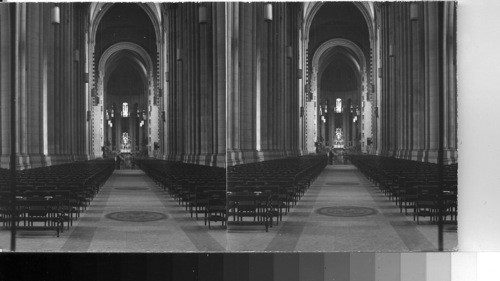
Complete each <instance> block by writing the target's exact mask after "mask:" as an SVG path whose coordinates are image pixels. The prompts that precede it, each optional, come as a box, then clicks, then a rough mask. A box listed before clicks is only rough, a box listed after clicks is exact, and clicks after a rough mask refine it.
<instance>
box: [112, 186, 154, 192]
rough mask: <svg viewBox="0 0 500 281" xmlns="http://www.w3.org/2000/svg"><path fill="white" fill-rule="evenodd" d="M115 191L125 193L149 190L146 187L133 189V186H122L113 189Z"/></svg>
mask: <svg viewBox="0 0 500 281" xmlns="http://www.w3.org/2000/svg"><path fill="white" fill-rule="evenodd" d="M115 189H116V190H125V191H136V190H149V188H147V187H135V186H124V187H115Z"/></svg>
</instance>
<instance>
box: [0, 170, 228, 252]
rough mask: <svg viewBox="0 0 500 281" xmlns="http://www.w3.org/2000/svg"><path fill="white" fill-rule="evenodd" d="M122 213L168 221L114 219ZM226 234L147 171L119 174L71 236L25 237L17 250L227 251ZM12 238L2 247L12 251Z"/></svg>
mask: <svg viewBox="0 0 500 281" xmlns="http://www.w3.org/2000/svg"><path fill="white" fill-rule="evenodd" d="M116 212H154V213H159V214H163V215H164V216H165V218H164V219H161V220H156V221H146V222H141V221H120V220H114V219H110V218H109V215H110V214H112V213H116ZM118 218H119V217H118ZM145 218H146V220H147V217H145ZM139 219H140V218H139ZM225 234H226V233H225V230H224V229H223V228H221V227H219V229H213V230H210V231H209V230H208V227H207V226H205V225H204V220H203V219H200V220H198V221H196V220H195V219H192V218H191V216H190V214H189V212H186V211H185V209H184V208H183V207H180V206H179V205H177V202H175V201H174V200H173V199H171V198H170V197H169V196H168V194H166V193H165V192H163V190H161V189H160V188H158V187H157V186H156V185H155V183H154V182H153V181H152V180H151V179H150V178H148V177H147V176H146V175H145V174H144V173H143V172H142V171H140V170H115V171H114V173H113V175H112V176H111V177H110V178H109V179H108V181H107V182H106V183H105V185H104V186H103V187H102V188H101V190H100V192H99V194H98V195H97V196H96V197H95V198H94V200H93V201H92V202H91V205H90V206H89V208H88V209H87V210H86V211H85V212H84V214H83V216H82V217H81V218H80V219H78V221H77V223H76V225H73V227H71V228H70V230H69V231H65V232H63V233H62V234H61V235H60V237H59V238H58V237H55V235H54V234H53V233H52V232H45V233H40V232H31V231H30V232H27V231H24V232H20V233H19V235H18V238H17V251H63V252H172V251H173V252H178V251H224V250H225V245H226V240H225V239H226V235H225ZM9 239H10V235H9V232H8V231H2V232H1V233H0V248H3V249H9V247H10V246H9V245H10V244H9V243H10V242H9V241H10V240H9Z"/></svg>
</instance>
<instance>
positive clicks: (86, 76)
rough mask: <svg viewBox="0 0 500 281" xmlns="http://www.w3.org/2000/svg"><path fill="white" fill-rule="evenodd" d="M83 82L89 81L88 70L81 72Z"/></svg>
mask: <svg viewBox="0 0 500 281" xmlns="http://www.w3.org/2000/svg"><path fill="white" fill-rule="evenodd" d="M83 82H84V83H88V82H89V73H88V72H85V73H84V74H83Z"/></svg>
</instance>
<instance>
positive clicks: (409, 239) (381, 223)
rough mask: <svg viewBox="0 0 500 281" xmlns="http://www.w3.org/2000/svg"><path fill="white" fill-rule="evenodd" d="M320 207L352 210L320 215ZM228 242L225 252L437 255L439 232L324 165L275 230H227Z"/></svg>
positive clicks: (355, 178)
mask: <svg viewBox="0 0 500 281" xmlns="http://www.w3.org/2000/svg"><path fill="white" fill-rule="evenodd" d="M325 207H354V208H346V209H345V210H344V213H342V212H341V211H338V212H335V211H330V212H328V210H327V211H326V212H324V211H323V212H322V211H321V209H322V208H325ZM361 208H368V209H366V210H369V211H373V212H374V213H373V214H370V213H366V214H367V215H366V214H364V213H362V212H360V211H363V210H362V209H361ZM358 210H360V211H358ZM356 211H357V212H358V213H356ZM350 212H352V214H349V213H350ZM321 213H323V214H321ZM325 213H326V215H324V214H325ZM332 215H334V216H332ZM349 215H352V217H349ZM362 215H366V216H362ZM227 241H228V250H229V251H368V252H370V251H395V252H406V251H436V250H437V249H438V230H437V227H436V225H435V224H430V223H428V220H427V222H423V223H421V224H419V225H417V223H416V222H415V221H413V219H412V216H411V215H410V216H405V215H404V213H400V210H399V207H398V206H397V205H395V204H394V202H392V201H390V200H388V197H387V196H385V195H384V194H383V193H382V192H380V191H379V190H378V188H377V187H376V186H375V185H374V184H372V183H371V182H370V181H369V180H368V179H366V177H365V176H364V175H363V174H362V173H361V172H359V171H358V170H357V168H356V167H354V166H353V165H351V164H348V165H328V166H327V167H326V168H325V169H324V170H323V171H322V173H321V174H320V175H319V176H318V178H317V179H316V180H315V181H314V182H313V183H312V184H311V186H310V187H309V189H308V190H307V191H306V193H305V194H304V195H303V196H302V198H301V199H300V200H299V202H298V203H297V205H296V206H294V207H292V210H291V212H290V213H289V214H288V215H286V216H285V217H284V218H283V221H282V222H279V224H278V225H277V226H274V227H273V228H271V229H270V230H269V232H265V231H261V230H255V231H251V232H250V231H231V232H230V233H228V237H227ZM456 246H457V232H456V230H455V231H454V230H449V231H445V232H444V248H445V249H448V250H451V249H454V248H456Z"/></svg>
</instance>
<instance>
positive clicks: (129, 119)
mask: <svg viewBox="0 0 500 281" xmlns="http://www.w3.org/2000/svg"><path fill="white" fill-rule="evenodd" d="M95 34H96V35H95V49H94V57H95V62H94V63H95V64H96V65H95V73H96V78H97V81H96V82H97V86H96V92H97V93H96V95H97V96H98V97H100V100H102V103H101V104H100V107H101V108H100V109H97V115H98V117H97V118H98V119H99V120H98V123H99V124H100V126H98V127H97V126H95V127H94V128H93V136H94V139H96V138H97V139H98V140H100V143H101V146H103V150H104V151H105V153H104V154H108V155H112V154H114V153H123V152H126V153H137V154H141V155H148V154H149V155H151V154H152V152H153V145H152V144H153V143H155V142H158V140H157V139H156V138H154V137H153V138H152V136H158V134H156V133H155V132H159V123H158V122H156V121H157V120H156V119H157V118H156V117H157V115H158V113H157V112H156V111H157V110H153V107H152V104H154V95H153V93H154V91H155V89H156V85H157V79H156V78H157V73H158V69H157V63H156V60H157V51H158V50H157V49H158V46H157V40H156V33H155V27H154V25H153V23H152V20H151V19H150V17H149V16H148V14H147V13H146V11H145V10H144V9H143V7H141V6H140V5H137V4H113V5H112V6H110V7H107V8H106V11H105V14H104V16H102V17H99V25H98V28H97V30H96V33H95ZM153 133H155V134H153ZM106 152H112V153H106Z"/></svg>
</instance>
